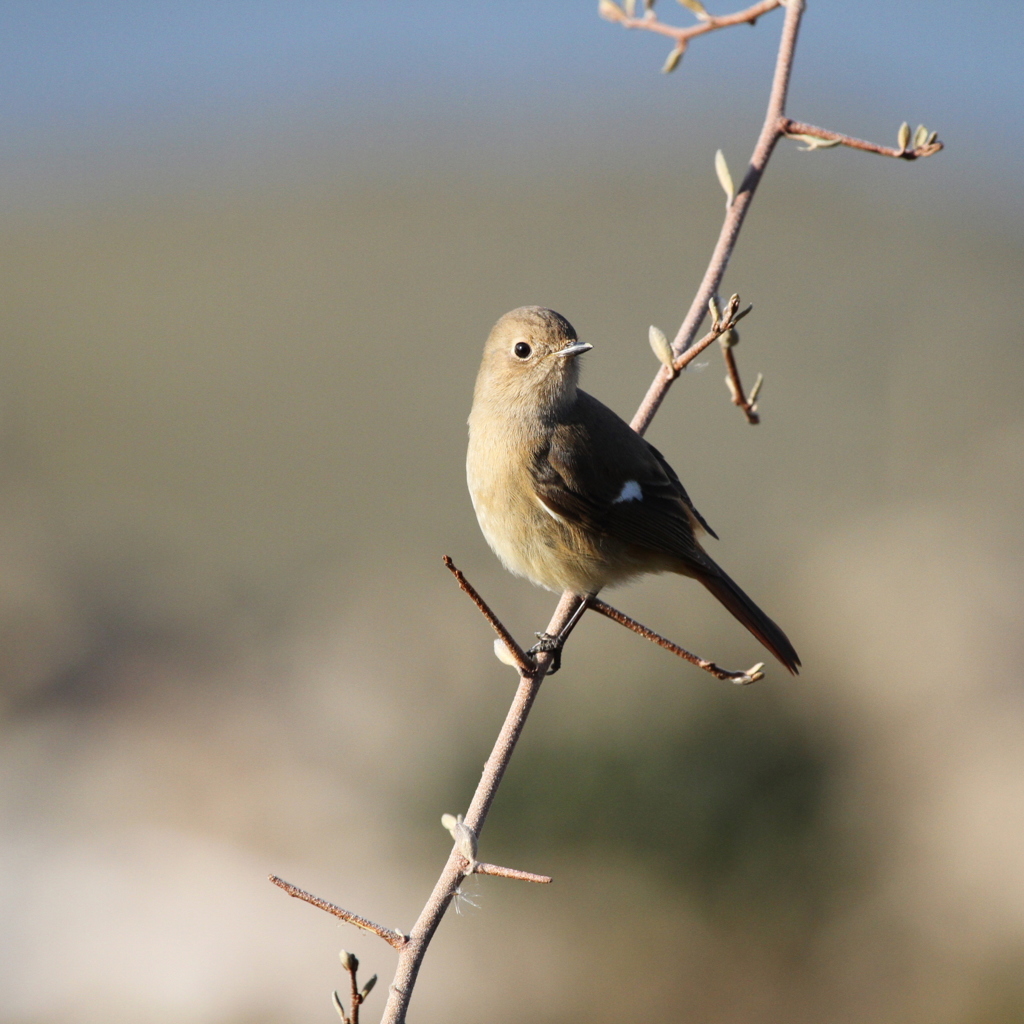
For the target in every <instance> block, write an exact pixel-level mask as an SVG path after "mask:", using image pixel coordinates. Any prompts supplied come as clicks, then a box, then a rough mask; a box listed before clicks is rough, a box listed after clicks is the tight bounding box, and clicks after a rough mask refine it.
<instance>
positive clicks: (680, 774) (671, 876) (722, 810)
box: [466, 667, 851, 928]
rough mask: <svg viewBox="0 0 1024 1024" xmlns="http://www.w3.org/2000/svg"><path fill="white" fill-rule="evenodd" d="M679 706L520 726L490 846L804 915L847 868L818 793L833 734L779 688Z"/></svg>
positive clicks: (781, 915)
mask: <svg viewBox="0 0 1024 1024" xmlns="http://www.w3.org/2000/svg"><path fill="white" fill-rule="evenodd" d="M630 675H631V673H630V670H629V668H628V667H626V668H625V676H626V678H625V679H624V680H623V682H624V685H627V686H628V685H631V683H633V682H635V680H631V679H630ZM555 685H557V683H556V684H555ZM691 712H692V713H691V714H690V715H688V716H686V717H684V718H682V719H681V720H678V721H671V722H666V721H661V722H658V721H649V722H647V723H645V725H644V726H642V727H641V728H630V729H629V730H628V731H624V732H619V733H612V734H608V733H602V734H592V735H589V736H586V737H580V736H571V737H559V736H552V735H550V734H548V735H546V736H545V737H544V738H543V739H542V740H540V741H539V742H537V741H531V740H530V739H529V738H526V739H524V740H523V745H522V748H521V749H520V750H519V751H517V756H516V759H515V762H514V765H513V767H512V768H511V769H510V771H509V773H508V776H507V777H506V779H505V780H504V782H503V785H502V789H501V790H500V792H499V794H498V796H497V798H496V800H495V804H494V811H493V817H492V819H491V824H490V825H489V827H488V836H487V841H488V843H489V844H491V845H489V849H494V850H496V851H501V852H500V857H504V858H506V859H510V858H511V859H512V862H513V863H518V862H520V861H522V860H523V858H524V857H529V858H530V859H532V860H534V861H536V860H537V859H538V858H539V857H544V856H546V855H550V854H552V853H555V854H556V855H558V856H559V859H561V860H566V859H572V858H573V857H582V858H584V859H590V860H593V858H595V857H597V858H602V857H603V858H606V859H608V860H609V861H611V862H613V863H616V864H618V865H623V864H629V865H630V868H631V870H635V871H639V872H641V873H644V874H647V873H653V874H654V875H655V876H657V877H658V878H660V879H662V880H666V881H669V882H671V883H673V884H674V885H675V886H678V887H680V888H682V889H683V890H685V891H686V893H687V894H688V896H689V897H690V898H691V899H692V900H694V901H695V902H697V903H698V904H701V905H703V906H704V907H705V909H706V911H708V912H709V913H712V914H714V915H724V916H727V917H737V916H739V917H744V918H746V917H750V918H757V917H762V916H763V917H766V918H767V917H771V918H772V919H774V920H775V921H785V922H786V924H787V927H793V925H794V923H796V922H799V926H800V927H804V928H806V927H807V926H808V924H809V919H813V918H814V917H815V916H816V915H818V914H820V913H821V912H822V911H823V910H825V908H826V906H827V903H828V901H829V899H832V898H835V890H836V886H837V885H839V884H840V883H842V882H844V881H845V882H848V881H849V878H848V873H849V870H850V868H851V865H850V864H849V863H844V859H848V854H847V852H846V850H845V846H844V841H843V838H844V837H841V836H840V835H838V834H837V822H836V821H835V820H834V813H835V803H834V798H833V794H832V793H831V792H830V786H831V783H832V782H833V780H834V777H835V776H836V774H837V773H838V772H840V771H841V762H842V757H841V754H840V751H839V748H838V744H837V742H836V740H835V738H834V737H830V736H829V735H828V733H827V730H824V729H822V728H821V727H820V725H819V727H817V728H813V727H812V726H811V725H810V723H808V722H807V721H806V720H801V719H799V718H798V717H796V716H794V714H793V712H792V710H790V709H789V708H787V706H786V704H785V703H784V702H780V701H778V700H775V701H772V700H767V701H757V702H756V703H755V702H752V701H744V700H743V695H742V694H735V695H730V698H729V699H718V700H713V701H711V700H704V701H695V702H693V706H692V707H691ZM471 777H472V775H471V773H470V772H467V780H466V783H467V788H468V786H469V783H470V779H471ZM474 781H475V780H474ZM505 851H508V853H507V857H506V852H505ZM494 856H495V857H498V856H499V854H498V853H497V852H496V853H495V854H494Z"/></svg>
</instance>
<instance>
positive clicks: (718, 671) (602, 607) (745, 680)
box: [589, 597, 764, 686]
mask: <svg viewBox="0 0 1024 1024" xmlns="http://www.w3.org/2000/svg"><path fill="white" fill-rule="evenodd" d="M589 606H590V607H591V608H593V609H594V611H595V612H600V613H601V614H602V615H604V616H605V617H606V618H609V619H611V620H612V621H613V622H617V623H618V624H619V625H620V626H625V627H626V629H631V630H632V631H633V632H634V633H636V634H637V635H638V636H642V637H643V638H644V639H645V640H650V641H651V642H652V643H655V644H657V645H658V646H659V647H662V648H664V649H665V650H666V651H671V652H672V653H673V654H674V655H676V657H678V658H682V659H683V660H684V661H688V662H689V663H690V664H691V665H696V666H697V668H702V669H704V671H705V672H709V673H710V674H711V675H713V676H714V677H715V678H716V679H723V680H725V681H726V682H730V683H736V684H737V685H738V686H749V685H750V684H751V683H756V682H757V681H758V680H759V679H764V662H762V661H759V662H758V663H757V664H756V665H754V666H752V667H751V668H748V669H747V671H746V672H730V671H729V670H728V669H724V668H719V667H718V666H717V665H716V664H715V663H714V662H713V661H708V660H707V659H706V658H699V657H698V656H697V655H696V654H691V653H690V652H689V651H688V650H686V649H685V648H684V647H680V646H679V644H674V643H673V642H672V641H671V640H669V639H668V638H667V637H663V636H662V635H661V634H660V633H655V632H654V630H653V629H648V628H647V626H645V625H643V624H642V623H640V622H637V621H636V619H631V618H630V617H629V616H628V615H626V614H624V613H623V612H620V611H619V610H618V608H613V607H612V606H611V605H610V604H606V603H605V602H604V601H602V600H601V599H600V598H597V597H591V598H590V601H589Z"/></svg>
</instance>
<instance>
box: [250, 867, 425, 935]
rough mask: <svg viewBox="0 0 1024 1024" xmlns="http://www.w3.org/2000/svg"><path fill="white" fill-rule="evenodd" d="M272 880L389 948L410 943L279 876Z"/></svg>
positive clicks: (287, 891)
mask: <svg viewBox="0 0 1024 1024" xmlns="http://www.w3.org/2000/svg"><path fill="white" fill-rule="evenodd" d="M270 880H271V881H272V882H273V883H274V885H276V886H277V887H278V888H280V889H284V891H285V892H286V893H288V895H289V896H294V897H295V898H296V899H297V900H303V901H304V902H306V903H312V904H313V906H314V907H319V908H320V909H321V910H326V911H327V913H328V914H333V915H334V916H335V917H339V918H341V920H342V921H345V922H347V923H348V924H354V925H355V926H356V927H357V928H362V929H363V930H364V931H368V932H373V934H374V935H377V936H379V937H380V938H382V939H383V940H384V941H385V942H386V943H387V944H388V945H389V946H394V948H395V949H402V947H403V946H405V944H406V943H407V942H408V941H409V938H408V936H407V935H403V934H402V933H401V932H399V931H395V929H393V928H385V927H384V926H383V925H380V924H375V923H374V922H373V921H368V920H367V919H366V918H365V917H360V916H359V915H358V914H353V913H352V912H351V911H350V910H344V909H343V908H341V907H339V906H336V905H335V904H333V903H328V902H327V900H325V899H321V898H320V897H319V896H314V895H313V894H312V893H311V892H306V890H305V889H300V888H299V887H298V886H297V885H292V884H291V882H286V881H285V880H284V879H283V878H278V877H277V875H271V876H270Z"/></svg>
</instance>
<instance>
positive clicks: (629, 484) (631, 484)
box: [612, 480, 644, 505]
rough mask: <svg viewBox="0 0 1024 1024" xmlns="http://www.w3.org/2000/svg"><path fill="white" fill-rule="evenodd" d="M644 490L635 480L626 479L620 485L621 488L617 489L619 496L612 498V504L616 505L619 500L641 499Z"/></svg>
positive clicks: (642, 498)
mask: <svg viewBox="0 0 1024 1024" xmlns="http://www.w3.org/2000/svg"><path fill="white" fill-rule="evenodd" d="M643 500H644V492H643V491H641V490H640V485H639V484H638V483H637V482H636V481H635V480H627V481H626V482H625V483H624V484H623V485H622V490H621V491H619V496H618V497H617V498H613V499H612V504H613V505H618V504H619V502H621V501H643Z"/></svg>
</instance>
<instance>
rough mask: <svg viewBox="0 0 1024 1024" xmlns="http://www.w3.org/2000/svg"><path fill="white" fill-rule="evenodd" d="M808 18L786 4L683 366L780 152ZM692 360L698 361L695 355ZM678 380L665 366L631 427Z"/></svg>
mask: <svg viewBox="0 0 1024 1024" xmlns="http://www.w3.org/2000/svg"><path fill="white" fill-rule="evenodd" d="M803 13H804V0H789V2H788V3H787V4H786V20H785V21H784V22H783V25H782V38H781V40H780V41H779V52H778V56H777V57H776V59H775V73H774V75H773V77H772V89H771V94H770V96H769V99H768V110H767V112H766V113H765V119H764V124H763V126H762V127H761V133H760V135H759V136H758V138H757V143H756V145H755V146H754V152H753V154H752V155H751V157H750V164H749V166H748V167H747V173H746V175H745V176H744V178H743V181H742V182H741V184H740V187H739V191H738V192H737V193H736V195H735V196H734V197H733V198H732V200H731V202H730V203H729V205H728V207H727V208H726V212H725V220H724V221H723V222H722V227H721V230H720V231H719V233H718V241H717V242H716V243H715V248H714V252H712V254H711V259H710V261H709V262H708V266H707V270H705V271H704V278H703V280H702V281H701V283H700V287H699V288H698V289H697V294H696V295H695V296H694V297H693V302H692V303H691V304H690V309H689V312H688V313H687V314H686V317H685V319H684V320H683V322H682V324H681V325H680V327H679V330H678V332H677V333H676V336H675V340H674V341H673V342H672V350H673V352H674V353H675V354H676V356H677V363H678V362H679V361H681V360H682V358H683V357H684V355H685V356H689V355H690V353H689V350H690V348H691V347H696V346H692V342H693V339H694V338H695V337H696V334H697V328H699V327H700V324H701V321H702V320H703V319H704V314H705V312H706V311H707V309H708V304H709V303H710V302H711V300H712V299H713V298H714V297H715V295H716V294H717V293H718V289H719V286H720V285H721V283H722V278H723V277H725V271H726V268H727V267H728V265H729V259H730V257H731V256H732V252H733V249H734V248H735V247H736V240H737V239H738V238H739V234H740V228H742V227H743V221H744V220H745V219H746V216H747V211H748V210H749V209H750V204H751V202H752V201H753V198H754V193H755V192H756V191H757V186H758V184H759V183H760V181H761V177H762V175H763V174H764V170H765V167H767V165H768V160H769V158H770V157H771V155H772V151H773V150H774V149H775V144H776V143H777V142H778V141H779V137H780V135H781V129H780V124H781V122H782V119H783V118H784V116H785V107H786V94H787V93H788V91H789V79H790V75H791V73H792V70H793V53H794V51H795V49H796V39H797V33H798V32H799V30H800V19H801V18H802V17H803ZM704 341H705V339H701V344H702V345H703V343H704ZM707 344H710V342H707ZM705 347H706V346H705ZM694 355H696V353H694ZM690 358H691V359H692V358H693V356H690ZM684 365H685V364H684ZM674 376H675V375H674V374H673V373H672V371H671V370H669V369H668V367H665V368H663V369H662V370H661V372H660V373H659V374H658V375H657V376H656V377H655V378H654V381H653V382H652V383H651V386H650V388H648V390H647V394H646V395H645V396H644V400H643V401H642V402H641V403H640V408H639V409H637V411H636V415H635V416H634V417H633V420H632V422H631V423H630V426H631V427H632V428H633V429H634V430H635V431H636V432H637V433H638V434H643V433H645V432H646V430H647V428H648V427H649V426H650V424H651V420H652V419H654V414H655V413H656V412H657V411H658V408H659V406H660V405H661V403H662V402H663V401H664V399H665V395H667V394H668V389H669V388H670V387H671V386H672V381H673V379H674Z"/></svg>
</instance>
